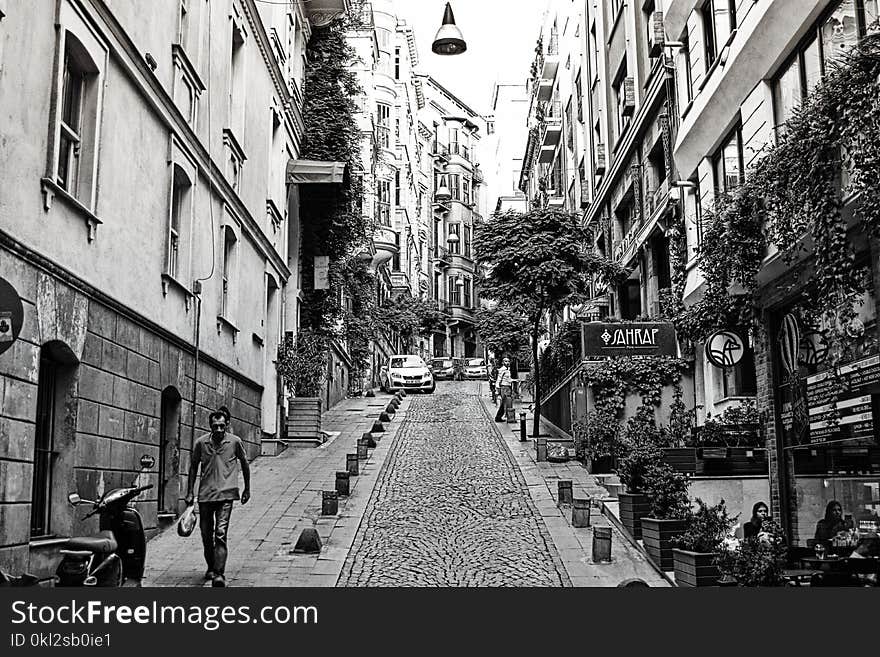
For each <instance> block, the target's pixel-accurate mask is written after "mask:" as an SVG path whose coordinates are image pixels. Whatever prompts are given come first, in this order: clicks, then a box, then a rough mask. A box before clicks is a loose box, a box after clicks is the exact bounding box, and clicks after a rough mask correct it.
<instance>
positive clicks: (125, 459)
mask: <svg viewBox="0 0 880 657" xmlns="http://www.w3.org/2000/svg"><path fill="white" fill-rule="evenodd" d="M0 275H2V276H3V277H4V278H6V279H7V280H9V281H10V283H11V284H12V285H13V286H14V287H15V288H16V289H17V291H18V293H19V295H20V296H21V297H22V300H23V305H24V309H25V320H24V325H23V328H22V333H21V336H20V338H19V340H18V342H17V343H16V344H15V345H14V347H13V348H12V349H10V350H9V351H7V352H6V353H4V354H2V355H0V400H2V405H0V568H4V569H7V570H10V571H12V572H21V571H24V570H30V571H31V572H35V574H39V575H42V576H46V575H47V574H48V573H50V572H51V569H54V565H55V562H56V561H57V559H55V557H56V556H57V545H55V546H47V547H46V549H42V548H33V546H31V545H30V544H29V543H30V535H31V532H30V519H31V501H32V474H33V459H34V435H35V430H36V417H37V391H38V378H39V364H40V353H41V348H45V349H47V350H49V351H51V352H52V353H53V355H56V354H58V355H61V356H62V360H63V364H62V365H61V366H60V367H59V372H60V375H59V379H58V384H57V386H56V387H57V390H58V392H57V397H56V399H57V403H56V405H55V417H56V424H55V431H54V432H53V435H54V449H55V450H56V451H57V452H58V455H57V456H56V457H55V460H54V465H53V468H52V479H53V485H52V496H51V497H52V499H51V517H50V526H49V530H50V533H51V534H56V535H59V536H69V535H71V534H81V533H92V532H94V531H97V527H98V525H97V518H94V519H91V520H89V521H87V522H85V523H84V522H81V521H80V520H78V517H79V516H81V515H82V514H80V513H74V511H73V509H72V508H71V507H69V506H68V505H67V504H66V496H67V493H68V492H71V491H73V490H76V491H77V492H79V494H80V495H81V496H82V497H84V498H87V499H94V498H95V497H100V495H101V494H103V493H104V492H106V491H109V490H111V489H112V488H115V487H118V486H121V485H129V484H131V483H132V482H133V481H134V479H135V477H136V476H137V475H138V473H139V470H140V465H139V461H140V457H141V456H142V455H150V456H152V457H153V458H154V459H155V460H156V466H155V467H154V468H152V470H151V471H150V472H149V473H148V474H146V475H144V476H145V477H147V478H148V482H149V483H153V484H154V485H156V484H157V483H158V463H159V449H160V439H161V435H162V427H161V410H162V403H161V402H162V392H163V390H166V389H169V388H173V389H174V390H176V392H177V395H179V407H178V408H179V416H178V417H179V423H177V424H176V425H175V423H169V425H168V427H167V433H168V435H169V442H170V445H167V446H166V457H167V462H168V465H167V469H166V472H167V473H168V478H169V480H170V481H169V483H168V486H169V487H170V488H169V493H168V495H167V496H166V498H165V499H166V501H167V502H168V503H167V504H165V506H166V507H172V508H173V507H174V506H176V505H175V504H174V500H175V499H176V500H177V501H178V505H179V503H180V500H181V499H182V497H183V495H184V493H185V491H186V472H187V468H188V466H189V453H190V446H191V433H192V420H191V418H192V415H191V413H192V399H193V369H194V367H193V365H194V357H193V353H192V351H191V348H190V347H188V346H186V345H185V344H182V343H180V342H179V341H177V340H174V339H173V338H172V337H171V336H168V335H163V334H161V331H158V330H154V329H153V328H151V327H150V326H149V324H148V323H146V322H140V323H139V320H138V319H137V318H136V317H134V316H129V314H128V313H125V314H123V311H122V309H111V308H110V307H108V306H105V305H103V304H102V303H100V302H98V301H96V300H95V299H93V298H91V297H88V296H86V295H85V294H84V293H83V292H81V291H79V290H78V289H76V288H74V287H73V285H74V283H73V282H71V283H70V284H69V283H68V282H65V281H63V280H60V279H59V278H56V277H53V276H51V275H50V274H48V273H46V272H44V271H42V270H40V269H37V268H36V267H34V266H32V265H30V264H29V263H27V262H25V261H24V260H22V259H21V258H19V257H17V256H15V255H13V254H11V253H9V252H6V251H2V250H0ZM45 345H48V346H45ZM260 394H261V391H260V389H259V388H258V387H257V386H256V385H255V384H253V383H250V382H247V381H246V380H245V379H244V378H238V377H236V376H234V375H233V374H232V373H231V372H230V371H229V370H226V369H225V368H223V369H222V370H221V366H220V365H219V364H218V363H210V364H209V363H206V362H204V361H200V363H199V372H198V385H197V399H198V403H197V405H196V417H195V420H196V422H195V426H196V429H195V435H196V436H198V435H201V434H202V433H204V432H206V431H207V430H208V414H209V413H210V411H211V410H213V409H214V408H216V407H217V406H219V405H221V404H223V405H226V406H228V407H229V409H230V412H231V414H232V422H231V430H232V432H233V433H235V434H236V435H238V436H240V437H241V438H242V440H244V441H245V445H246V450H247V453H248V456H249V458H254V457H256V456H257V455H258V454H259V452H260V439H261V433H260V418H261V411H260ZM175 464H177V467H175ZM157 493H158V486H157V487H156V488H154V489H153V490H151V491H148V492H147V493H145V494H144V495H143V496H142V499H141V500H140V501H139V502H137V504H136V506H137V508H138V509H139V510H140V512H141V514H142V515H143V517H144V523H145V525H146V527H147V529H148V531H152V530H155V528H156V527H157V512H158V510H159V509H158V507H159V504H158V497H157ZM37 553H39V554H37ZM47 571H48V572H47Z"/></svg>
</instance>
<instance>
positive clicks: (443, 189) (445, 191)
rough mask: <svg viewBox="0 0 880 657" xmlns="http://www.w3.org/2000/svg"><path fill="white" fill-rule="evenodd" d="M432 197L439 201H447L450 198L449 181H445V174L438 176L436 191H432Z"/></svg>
mask: <svg viewBox="0 0 880 657" xmlns="http://www.w3.org/2000/svg"><path fill="white" fill-rule="evenodd" d="M434 198H436V199H438V200H440V201H448V200H449V199H450V198H452V194H450V192H449V183H448V182H447V179H446V175H442V176H440V181H439V182H438V183H437V191H436V192H434Z"/></svg>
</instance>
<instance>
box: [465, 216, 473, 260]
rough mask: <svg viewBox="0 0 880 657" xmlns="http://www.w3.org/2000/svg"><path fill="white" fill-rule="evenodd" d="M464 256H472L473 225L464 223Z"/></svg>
mask: <svg viewBox="0 0 880 657" xmlns="http://www.w3.org/2000/svg"><path fill="white" fill-rule="evenodd" d="M464 257H465V258H470V257H472V256H471V227H470V226H469V225H467V224H465V225H464Z"/></svg>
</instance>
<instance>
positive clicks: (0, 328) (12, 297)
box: [0, 278, 24, 354]
mask: <svg viewBox="0 0 880 657" xmlns="http://www.w3.org/2000/svg"><path fill="white" fill-rule="evenodd" d="M23 323H24V308H23V307H22V305H21V297H19V296H18V292H16V290H15V288H14V287H12V285H10V284H9V282H8V281H7V280H6V279H5V278H0V354H2V353H3V352H4V351H6V350H7V349H9V348H10V347H12V344H13V343H14V342H15V341H16V340H17V339H18V334H19V333H21V325H22V324H23Z"/></svg>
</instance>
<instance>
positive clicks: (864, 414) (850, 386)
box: [807, 356, 880, 443]
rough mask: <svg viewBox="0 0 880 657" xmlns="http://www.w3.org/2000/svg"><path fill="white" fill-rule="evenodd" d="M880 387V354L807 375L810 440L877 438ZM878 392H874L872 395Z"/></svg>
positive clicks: (814, 441)
mask: <svg viewBox="0 0 880 657" xmlns="http://www.w3.org/2000/svg"><path fill="white" fill-rule="evenodd" d="M878 386H880V356H871V357H870V358H865V359H863V360H860V361H856V362H854V363H849V364H848V365H843V366H842V367H840V369H839V374H838V375H837V376H834V375H833V374H832V373H831V372H821V373H819V374H816V375H814V376H811V377H808V378H807V403H808V406H809V414H810V442H811V443H817V442H826V441H828V440H843V439H848V438H870V439H873V440H876V434H875V422H874V415H875V405H876V400H877V395H876V393H878V392H880V390H878V389H877V388H878ZM872 393H874V395H872ZM835 399H836V402H835V401H834V400H835Z"/></svg>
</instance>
